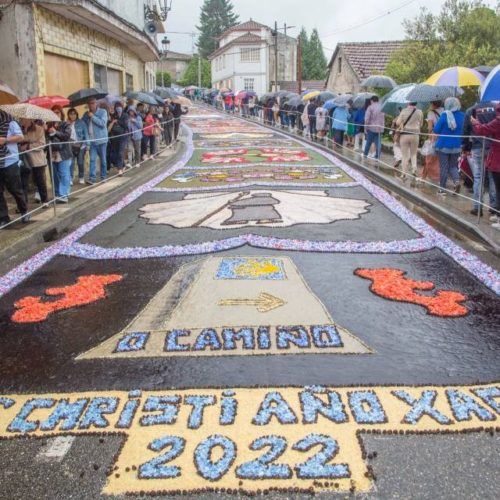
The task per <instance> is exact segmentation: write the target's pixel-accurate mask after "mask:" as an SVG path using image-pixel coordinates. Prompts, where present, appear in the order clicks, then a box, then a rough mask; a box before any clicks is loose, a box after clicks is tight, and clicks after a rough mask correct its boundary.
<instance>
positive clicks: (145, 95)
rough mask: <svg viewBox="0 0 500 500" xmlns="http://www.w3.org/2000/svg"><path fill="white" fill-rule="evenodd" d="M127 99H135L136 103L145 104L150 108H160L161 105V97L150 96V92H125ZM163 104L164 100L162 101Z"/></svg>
mask: <svg viewBox="0 0 500 500" xmlns="http://www.w3.org/2000/svg"><path fill="white" fill-rule="evenodd" d="M124 95H125V97H126V98H127V99H134V100H135V101H139V102H142V103H143V104H148V105H149V106H158V105H159V104H160V103H159V102H158V101H159V100H160V99H161V97H160V96H157V95H154V94H153V96H151V95H149V92H130V91H129V92H125V94H124ZM161 104H163V100H162V101H161Z"/></svg>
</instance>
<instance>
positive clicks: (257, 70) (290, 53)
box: [209, 19, 297, 95]
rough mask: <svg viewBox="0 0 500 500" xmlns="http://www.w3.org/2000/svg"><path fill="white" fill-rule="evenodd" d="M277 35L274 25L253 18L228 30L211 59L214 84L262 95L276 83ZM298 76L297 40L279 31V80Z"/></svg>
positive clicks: (219, 87) (222, 36)
mask: <svg viewBox="0 0 500 500" xmlns="http://www.w3.org/2000/svg"><path fill="white" fill-rule="evenodd" d="M275 41H276V37H274V36H273V34H272V29H271V28H269V27H268V26H265V25H264V24H260V23H258V22H256V21H253V20H252V19H250V21H247V22H245V23H242V24H239V25H238V26H234V27H233V28H230V29H228V30H227V31H225V32H224V33H223V34H222V35H221V37H220V38H219V48H218V49H217V50H216V51H215V52H213V53H212V54H211V55H210V56H209V59H210V61H211V64H212V86H213V87H214V88H217V89H221V88H224V87H226V88H229V89H232V90H234V91H239V90H253V91H255V92H257V94H259V95H261V94H263V93H265V92H268V91H269V90H270V89H271V86H272V85H274V81H275V78H276V75H275V59H276V57H275V53H276V45H275ZM296 76H297V41H296V40H295V39H294V38H291V37H289V36H285V35H284V34H281V33H278V82H279V81H283V80H295V79H296Z"/></svg>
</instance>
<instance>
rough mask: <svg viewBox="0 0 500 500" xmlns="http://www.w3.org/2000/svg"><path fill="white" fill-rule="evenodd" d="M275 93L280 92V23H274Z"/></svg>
mask: <svg viewBox="0 0 500 500" xmlns="http://www.w3.org/2000/svg"><path fill="white" fill-rule="evenodd" d="M274 36H275V37H276V38H275V41H274V91H275V92H278V21H274Z"/></svg>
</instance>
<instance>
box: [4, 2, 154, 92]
mask: <svg viewBox="0 0 500 500" xmlns="http://www.w3.org/2000/svg"><path fill="white" fill-rule="evenodd" d="M145 7H146V8H151V7H153V2H152V0H127V1H125V2H124V1H120V0H34V1H27V0H16V1H14V2H12V3H11V4H9V5H8V6H7V7H4V8H3V9H1V10H0V15H1V17H0V46H1V47H2V50H1V51H0V66H1V68H2V80H4V81H5V82H6V83H7V84H8V85H10V86H11V87H12V88H13V89H14V90H15V91H16V92H17V93H18V95H19V97H21V99H25V98H28V97H31V96H36V95H62V96H67V95H69V94H71V93H72V92H74V91H76V90H79V89H80V88H82V87H89V86H90V87H97V88H99V89H103V90H105V91H107V92H109V93H110V94H117V95H120V94H122V93H123V92H124V91H126V90H139V89H146V90H150V89H152V88H154V86H155V69H156V61H157V60H158V57H159V54H158V49H157V47H156V45H155V42H154V40H153V38H152V36H153V35H154V33H151V31H150V34H147V33H146V28H147V27H148V26H146V25H147V19H146V9H145ZM155 25H156V23H155ZM157 29H159V30H161V29H162V26H161V23H158V25H157ZM150 30H151V28H150Z"/></svg>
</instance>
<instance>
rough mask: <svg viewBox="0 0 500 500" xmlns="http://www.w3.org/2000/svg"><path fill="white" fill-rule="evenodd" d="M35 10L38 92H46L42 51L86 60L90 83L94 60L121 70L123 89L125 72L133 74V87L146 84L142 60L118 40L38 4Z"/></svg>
mask: <svg viewBox="0 0 500 500" xmlns="http://www.w3.org/2000/svg"><path fill="white" fill-rule="evenodd" d="M36 13H37V15H36V27H37V30H36V33H37V60H38V81H39V92H40V94H43V93H45V80H46V78H45V63H44V53H45V52H50V53H52V54H57V55H60V56H65V57H68V58H72V59H77V60H81V61H86V62H88V63H89V64H88V71H89V74H88V82H89V84H90V85H91V86H93V85H94V63H96V64H100V65H103V66H106V67H108V68H111V69H115V70H118V71H120V72H121V76H122V89H125V85H126V81H125V74H126V73H129V74H131V75H132V76H133V79H134V89H136V90H138V89H140V88H144V87H146V85H145V83H144V73H145V65H144V63H143V62H142V61H141V60H140V59H139V57H138V56H136V55H135V54H134V53H133V52H132V51H130V50H128V49H127V48H126V47H124V46H123V45H121V44H120V43H119V42H117V41H116V40H114V39H113V38H110V37H107V36H105V35H103V34H102V33H99V32H96V31H92V30H91V29H89V28H87V27H86V26H83V25H81V24H78V23H76V22H74V21H71V20H69V19H65V18H64V17H61V16H59V15H57V14H54V13H53V12H50V11H48V10H46V9H44V8H41V7H38V8H37V9H36ZM148 68H149V66H148ZM151 71H154V69H151Z"/></svg>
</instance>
